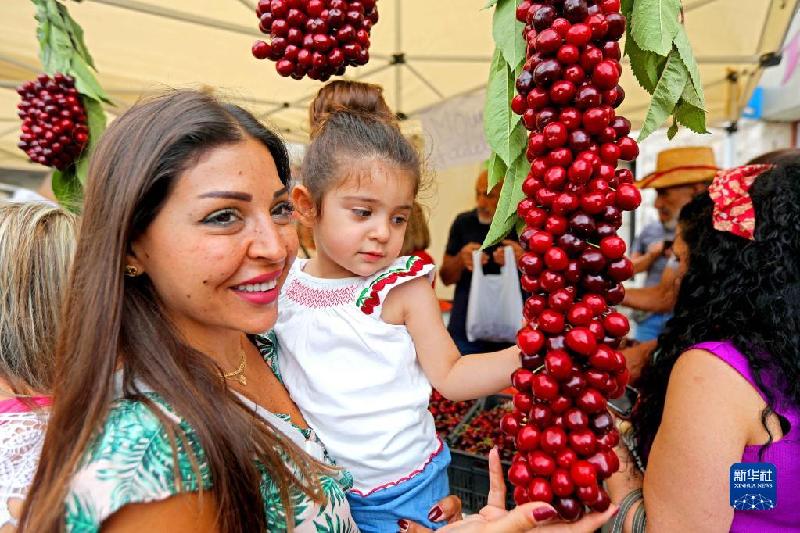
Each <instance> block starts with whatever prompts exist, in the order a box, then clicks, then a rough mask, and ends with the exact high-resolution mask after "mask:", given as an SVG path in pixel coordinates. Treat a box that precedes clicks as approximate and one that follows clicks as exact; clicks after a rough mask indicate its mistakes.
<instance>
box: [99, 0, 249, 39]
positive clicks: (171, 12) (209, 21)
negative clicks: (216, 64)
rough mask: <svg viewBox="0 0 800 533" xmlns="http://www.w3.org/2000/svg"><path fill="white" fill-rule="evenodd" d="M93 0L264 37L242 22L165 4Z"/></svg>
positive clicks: (124, 0)
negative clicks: (199, 13)
mask: <svg viewBox="0 0 800 533" xmlns="http://www.w3.org/2000/svg"><path fill="white" fill-rule="evenodd" d="M92 1H93V2H95V3H97V4H105V5H107V6H111V7H118V8H121V9H127V10H129V11H135V12H137V13H144V14H146V15H154V16H156V17H162V18H167V19H172V20H177V21H179V22H186V23H189V24H197V25H199V26H205V27H207V28H214V29H217V30H223V31H230V32H233V33H238V34H240V35H251V36H254V37H263V34H262V33H261V32H260V31H258V29H256V28H251V27H249V26H242V25H240V24H233V23H230V22H223V21H220V20H216V19H213V18H210V17H204V16H202V15H193V14H191V13H184V12H182V11H178V10H176V9H170V8H167V7H163V6H158V5H153V4H146V3H144V2H139V1H138V0H92Z"/></svg>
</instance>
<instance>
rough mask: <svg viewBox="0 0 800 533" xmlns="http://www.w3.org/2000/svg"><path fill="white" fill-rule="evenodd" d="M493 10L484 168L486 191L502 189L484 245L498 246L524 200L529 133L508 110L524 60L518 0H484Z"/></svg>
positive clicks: (512, 227) (528, 165)
mask: <svg viewBox="0 0 800 533" xmlns="http://www.w3.org/2000/svg"><path fill="white" fill-rule="evenodd" d="M492 6H495V11H494V16H493V19H492V36H493V38H494V42H495V46H496V48H495V51H494V56H493V57H492V66H491V68H490V70H489V82H488V84H487V87H486V107H485V109H484V130H485V133H486V140H487V142H488V144H489V146H490V147H491V149H492V154H491V156H490V158H489V161H488V166H487V170H488V175H489V185H488V189H489V190H490V191H491V190H492V189H493V188H494V187H495V185H497V184H498V183H500V182H501V181H502V182H503V187H502V189H501V190H500V199H499V201H498V203H497V212H496V213H495V215H494V218H493V219H492V225H491V227H490V228H489V233H488V234H487V235H486V239H485V240H484V242H483V246H484V247H486V246H491V245H492V244H495V243H497V242H499V241H500V240H502V239H503V238H504V237H505V236H506V235H508V233H509V232H510V231H511V230H512V229H514V227H515V226H516V225H517V222H518V217H517V204H518V203H519V202H520V200H522V199H523V198H524V197H525V194H524V193H523V192H522V182H523V181H525V178H526V177H527V176H528V172H529V171H530V163H529V162H528V159H527V158H526V157H525V148H526V146H527V142H528V132H527V131H526V130H525V127H524V126H523V125H522V121H521V119H520V117H519V116H518V115H516V114H515V113H514V112H513V111H512V110H511V99H512V98H513V97H514V94H515V90H516V89H515V81H516V78H517V75H519V72H520V71H521V69H522V64H523V63H524V62H525V48H526V46H525V40H524V39H523V37H522V31H523V28H524V25H523V24H522V23H521V22H519V21H518V20H517V18H516V9H517V0H489V2H488V3H487V4H486V7H487V8H489V7H492Z"/></svg>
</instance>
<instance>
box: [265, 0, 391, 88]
mask: <svg viewBox="0 0 800 533" xmlns="http://www.w3.org/2000/svg"><path fill="white" fill-rule="evenodd" d="M375 2H376V0H350V1H347V0H259V2H258V4H257V6H256V16H258V19H259V23H258V27H259V29H260V30H261V32H262V33H265V34H267V35H269V36H270V40H269V42H266V41H256V42H255V43H254V44H253V49H252V52H253V55H254V56H255V57H256V58H257V59H271V60H273V61H275V70H277V71H278V74H280V75H281V76H291V77H292V78H294V79H297V80H299V79H302V78H303V77H305V76H308V77H309V78H311V79H312V80H321V81H326V80H327V79H328V78H330V77H331V76H332V75H336V76H341V75H342V74H344V72H345V69H346V68H347V67H348V66H359V65H366V64H367V61H369V47H370V31H371V30H372V26H373V25H374V24H376V23H377V22H378V8H377V6H376V5H375Z"/></svg>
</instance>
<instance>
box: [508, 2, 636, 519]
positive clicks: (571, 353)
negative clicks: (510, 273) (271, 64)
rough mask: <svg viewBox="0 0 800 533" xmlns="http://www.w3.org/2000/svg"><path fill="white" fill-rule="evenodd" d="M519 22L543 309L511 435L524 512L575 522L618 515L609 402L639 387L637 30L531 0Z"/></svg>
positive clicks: (588, 11)
mask: <svg viewBox="0 0 800 533" xmlns="http://www.w3.org/2000/svg"><path fill="white" fill-rule="evenodd" d="M516 16H517V19H518V20H519V21H521V22H523V23H525V27H524V30H523V37H524V39H525V41H526V43H527V54H526V61H525V63H524V66H523V69H522V71H521V73H520V75H519V76H518V78H517V80H516V89H517V93H518V94H517V95H516V96H515V97H514V98H513V100H512V102H511V107H512V109H513V111H514V112H515V113H517V114H519V115H521V116H522V121H523V124H524V125H525V127H526V129H528V130H529V131H530V132H531V133H530V135H529V137H528V145H527V150H526V156H527V158H528V161H530V163H531V170H530V173H529V174H528V176H527V178H526V179H525V181H524V182H523V185H522V190H523V192H524V193H525V196H526V198H524V199H523V200H522V201H520V202H519V204H518V206H517V214H518V215H519V217H520V219H522V220H523V221H524V222H525V225H526V228H525V229H524V231H523V232H522V233H521V235H520V243H521V245H522V247H523V249H524V250H525V253H524V254H523V255H522V257H521V258H520V260H519V263H518V266H519V269H520V271H521V273H522V278H521V285H522V288H523V289H524V290H525V291H526V292H527V293H529V294H531V296H530V297H529V298H528V300H527V301H526V302H525V306H524V315H525V320H526V322H527V325H526V326H525V327H523V328H522V329H521V330H520V331H519V333H518V335H517V344H518V345H519V347H520V349H521V351H522V356H521V357H522V361H521V362H522V368H520V369H518V370H517V371H516V372H515V373H514V375H513V376H512V381H513V384H514V387H515V388H516V389H517V391H518V392H517V394H516V395H515V396H514V398H513V403H514V410H513V412H512V413H509V414H507V415H506V416H504V417H503V419H502V421H501V429H502V430H503V432H505V433H506V434H507V435H509V436H512V437H513V438H514V440H515V444H516V448H517V453H516V454H515V455H514V458H513V461H512V465H511V467H510V469H509V472H508V476H509V480H510V481H511V483H512V484H513V485H514V486H515V489H514V499H515V501H516V503H517V504H522V503H525V502H528V501H545V502H548V503H552V504H553V506H554V507H555V508H556V510H558V512H559V513H560V515H561V516H562V518H564V519H567V520H575V519H577V518H579V517H580V516H581V515H582V514H583V512H584V506H587V507H589V508H590V509H592V510H595V511H604V510H605V509H607V508H608V506H609V504H610V499H609V496H608V494H607V493H606V491H605V490H604V489H603V488H602V487H601V483H602V481H603V480H604V479H606V478H608V477H609V476H610V475H611V474H612V473H614V472H615V471H616V470H617V469H618V468H619V460H618V458H617V456H616V454H615V453H614V451H613V448H614V446H615V445H616V444H617V443H618V442H619V433H618V431H617V430H616V429H615V427H614V424H613V419H612V417H611V415H610V414H609V412H608V410H607V401H608V399H609V398H617V397H619V396H621V395H622V393H623V392H624V390H625V386H626V385H627V383H628V379H629V373H628V370H627V369H626V366H625V358H624V357H623V355H622V353H621V352H620V351H619V350H618V349H617V348H618V347H619V345H620V342H621V340H622V338H623V337H624V336H625V335H626V334H627V333H628V331H629V324H628V320H627V318H626V317H625V316H624V315H622V314H621V313H618V312H616V311H615V310H614V308H613V306H614V305H616V304H619V303H620V302H621V301H622V299H623V296H624V294H625V291H624V288H623V286H622V282H623V281H624V280H626V279H628V278H630V277H631V276H632V275H633V264H632V263H631V261H630V259H628V258H627V257H625V252H626V245H625V242H624V241H623V240H622V239H621V238H620V237H618V236H617V230H618V229H619V228H620V226H621V225H622V211H629V210H633V209H635V208H636V207H638V206H639V204H640V202H641V196H640V194H639V191H638V189H637V188H636V187H635V186H634V185H633V174H632V173H631V172H630V171H629V170H627V169H617V163H618V161H619V160H625V161H631V160H633V159H635V158H636V156H637V155H638V151H639V150H638V146H637V144H636V142H635V141H634V140H633V139H632V138H630V137H628V134H629V133H630V129H631V124H630V122H629V121H628V120H627V119H625V118H624V117H622V116H618V115H616V113H615V111H614V109H615V108H616V107H618V106H619V105H620V104H621V103H622V101H623V99H624V97H625V92H624V91H623V89H622V87H620V86H619V78H620V75H621V72H622V71H621V67H620V63H619V61H620V59H621V56H622V54H621V51H620V47H619V42H618V41H619V39H620V38H621V37H622V35H623V34H624V33H625V17H624V16H623V15H622V14H621V13H620V0H539V1H530V0H523V1H522V2H520V3H519V4H518V7H517V12H516Z"/></svg>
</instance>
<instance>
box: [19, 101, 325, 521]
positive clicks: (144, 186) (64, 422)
mask: <svg viewBox="0 0 800 533" xmlns="http://www.w3.org/2000/svg"><path fill="white" fill-rule="evenodd" d="M246 136H248V137H252V138H253V139H256V140H258V141H260V142H261V143H262V144H263V145H264V146H265V147H266V148H267V149H268V150H269V152H270V154H271V155H272V158H273V160H274V161H275V165H276V167H277V169H278V174H279V176H280V178H281V181H282V182H283V183H284V184H287V183H288V181H289V160H288V156H287V153H286V149H285V147H284V145H283V143H282V142H281V140H280V139H279V138H278V137H277V136H276V135H275V134H273V133H272V132H271V131H269V130H268V129H266V128H265V127H264V126H263V125H261V124H260V123H259V122H258V121H257V120H256V119H255V118H253V116H252V115H250V114H249V113H247V112H246V111H244V110H243V109H241V108H238V107H235V106H232V105H227V104H222V103H220V102H218V101H217V100H215V99H214V98H213V97H212V96H209V95H207V94H203V93H200V92H196V91H176V92H172V93H169V94H166V95H163V96H160V97H157V98H154V99H151V100H148V101H145V102H143V103H139V104H137V105H135V106H133V107H132V108H131V109H129V110H128V111H127V112H125V114H123V115H122V116H120V117H119V118H118V119H117V120H116V121H114V122H113V123H112V124H111V126H110V127H109V129H108V130H107V131H106V132H105V134H104V135H103V137H102V139H101V140H100V142H99V144H98V146H97V151H96V152H95V153H94V154H93V156H92V160H91V164H90V168H89V179H88V186H87V189H86V197H85V200H84V215H83V221H82V227H81V232H80V237H79V241H78V247H77V251H76V254H75V262H74V266H73V271H72V277H71V280H70V286H69V289H68V292H67V296H66V303H65V309H64V312H63V319H62V328H61V334H60V337H59V339H58V344H57V348H56V357H57V365H58V379H57V382H56V384H55V393H54V408H53V411H52V415H51V417H50V422H49V424H48V428H47V435H46V437H45V443H44V449H43V451H42V457H41V461H40V463H39V469H38V471H37V473H36V477H35V479H34V482H33V486H32V487H31V489H30V493H29V495H28V498H27V500H26V504H25V508H24V511H23V517H22V520H21V524H23V526H24V528H25V530H27V531H35V532H42V531H61V530H63V529H64V500H65V497H66V494H67V492H68V489H69V485H70V482H71V479H72V476H73V475H74V473H75V470H76V468H77V467H78V466H79V465H80V463H81V461H82V459H83V457H84V456H85V454H86V452H87V449H88V447H89V446H90V444H91V442H92V439H93V438H94V437H96V436H97V435H98V433H99V432H100V431H101V430H102V428H103V424H104V422H105V419H106V416H107V414H108V412H109V409H110V407H111V405H112V402H114V400H115V398H116V394H117V393H116V391H115V388H114V382H115V373H116V371H117V369H118V365H119V366H120V367H121V369H122V370H123V375H124V381H123V391H122V393H123V395H124V397H126V398H129V399H134V400H138V401H142V402H145V403H147V404H148V405H149V407H150V408H151V410H152V411H153V413H154V414H155V415H156V416H159V418H160V419H161V421H162V423H163V424H164V426H165V428H166V430H167V432H168V433H169V434H170V437H171V440H172V445H173V456H174V460H175V461H176V462H177V457H178V454H177V448H176V446H177V442H178V440H184V439H185V438H186V435H184V434H183V432H182V431H181V430H180V428H179V427H178V426H177V425H176V424H175V423H173V422H172V421H171V420H170V419H168V418H166V417H165V416H164V415H163V414H162V413H161V412H160V410H159V408H158V407H157V406H155V405H153V404H152V402H150V401H149V400H148V398H147V396H145V395H144V394H142V391H140V390H139V389H138V388H137V385H136V383H137V382H142V383H145V384H146V385H147V386H148V387H150V388H151V389H152V390H153V391H155V392H156V393H158V395H160V396H161V397H162V398H164V399H165V400H166V402H167V403H168V404H169V405H170V406H171V407H172V408H173V409H174V410H175V411H176V412H177V413H178V415H180V416H181V417H182V418H183V419H185V420H186V421H187V422H188V424H189V425H190V426H191V428H192V429H193V430H194V431H195V433H196V435H197V437H198V438H199V441H200V445H201V447H202V449H203V452H204V458H205V461H206V463H207V465H208V468H209V472H210V474H211V479H212V480H213V487H212V489H211V491H210V492H211V494H212V495H213V497H214V502H215V504H216V508H217V516H218V524H219V530H220V531H224V532H231V533H233V532H237V533H238V532H240V531H266V530H267V523H266V517H265V514H264V502H263V501H262V497H261V490H260V483H261V473H260V471H259V466H258V465H257V464H256V462H255V461H254V460H257V461H258V462H259V463H260V464H261V465H263V467H264V468H265V469H266V471H267V472H269V475H270V476H271V477H272V478H273V480H274V481H275V483H276V485H277V486H278V487H279V491H280V497H281V500H282V503H283V506H284V509H285V512H286V515H287V516H286V520H287V523H288V524H289V527H290V528H291V527H292V523H293V516H292V507H291V505H290V501H291V498H290V492H289V491H290V488H292V489H294V490H297V489H299V490H302V491H304V492H305V493H306V494H308V495H309V496H311V497H312V498H314V499H315V500H317V501H322V500H323V494H322V491H321V488H320V486H319V482H318V473H319V472H320V471H321V470H322V469H324V467H323V466H322V465H319V464H318V463H316V462H315V461H313V460H312V459H311V458H310V457H309V456H308V455H306V454H305V453H303V452H302V451H301V450H300V449H298V448H297V447H296V446H294V445H293V444H292V443H291V442H290V441H289V439H286V438H283V437H281V435H280V433H279V432H278V431H277V430H275V429H274V428H273V427H271V426H270V425H269V424H267V423H266V422H265V421H264V420H263V419H261V418H260V417H258V416H257V415H256V414H255V413H253V412H252V411H251V410H249V409H248V408H247V407H246V406H244V405H243V404H242V402H241V401H239V400H238V398H237V397H236V396H235V395H234V394H233V393H231V392H230V391H229V389H228V388H227V385H226V383H225V380H223V379H220V378H221V372H222V371H221V369H220V368H219V367H218V366H217V365H216V364H215V363H214V362H213V360H212V359H211V358H210V357H208V356H207V355H205V354H203V353H200V352H198V351H197V350H195V349H193V348H192V347H191V346H190V342H188V341H189V340H187V339H182V338H181V336H180V335H179V334H178V332H177V331H176V330H175V328H174V327H173V326H172V325H171V324H170V322H169V320H168V319H167V316H166V313H165V311H164V309H163V307H162V304H161V302H160V299H159V297H158V294H157V293H156V291H155V288H154V287H153V285H152V283H151V282H150V281H149V278H148V277H147V276H141V277H138V278H124V277H123V269H124V266H125V257H126V253H127V252H128V250H129V245H130V242H131V241H132V240H133V239H135V238H136V237H137V236H138V235H140V234H141V233H142V232H144V231H145V230H146V228H147V227H148V226H149V225H150V223H151V222H152V221H153V219H154V218H155V217H156V216H157V215H158V213H159V211H160V209H161V207H162V206H163V205H164V202H165V201H166V199H167V198H168V196H169V194H170V192H171V190H172V189H173V188H174V186H175V183H176V180H177V179H178V177H179V176H180V175H181V174H182V173H183V172H184V171H185V170H187V169H188V168H190V167H191V166H192V165H194V164H195V163H196V161H197V160H198V158H199V157H201V156H202V155H203V154H204V153H207V152H208V151H209V150H212V149H214V148H216V147H219V146H223V145H227V144H233V143H237V142H241V141H242V140H243V139H244V138H245V137H246ZM183 448H184V450H186V451H187V452H188V453H190V454H191V447H189V446H186V445H185V442H184V446H183ZM287 460H288V461H289V462H291V463H294V464H295V465H296V466H297V467H298V468H299V472H300V475H299V476H295V475H294V474H293V473H292V470H291V469H290V466H289V465H288V464H287ZM192 461H193V465H192V466H193V469H194V470H195V475H196V478H197V479H200V475H199V472H197V468H198V466H197V465H198V461H197V457H193V458H192ZM176 472H177V468H176Z"/></svg>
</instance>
